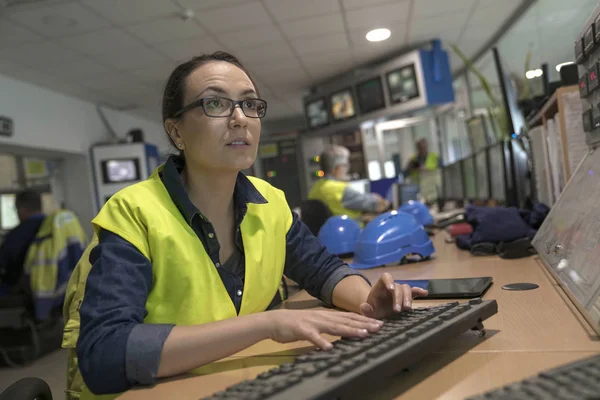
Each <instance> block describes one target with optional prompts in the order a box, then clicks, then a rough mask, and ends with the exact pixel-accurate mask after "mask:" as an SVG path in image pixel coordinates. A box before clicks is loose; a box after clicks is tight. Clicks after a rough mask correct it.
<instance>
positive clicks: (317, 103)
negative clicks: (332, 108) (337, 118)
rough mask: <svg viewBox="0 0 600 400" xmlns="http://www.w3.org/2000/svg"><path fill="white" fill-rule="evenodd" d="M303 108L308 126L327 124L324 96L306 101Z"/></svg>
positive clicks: (316, 126) (327, 115)
mask: <svg viewBox="0 0 600 400" xmlns="http://www.w3.org/2000/svg"><path fill="white" fill-rule="evenodd" d="M304 110H305V113H306V119H307V120H308V127H309V128H311V129H314V128H319V127H321V126H325V125H328V124H329V112H328V111H327V101H326V100H325V99H324V98H320V99H316V100H312V101H309V102H307V103H306V104H305V105H304Z"/></svg>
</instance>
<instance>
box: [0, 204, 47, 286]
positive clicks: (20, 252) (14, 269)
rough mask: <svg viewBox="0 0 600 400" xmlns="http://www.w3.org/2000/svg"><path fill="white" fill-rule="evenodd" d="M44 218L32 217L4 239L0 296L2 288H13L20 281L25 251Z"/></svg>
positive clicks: (0, 265)
mask: <svg viewBox="0 0 600 400" xmlns="http://www.w3.org/2000/svg"><path fill="white" fill-rule="evenodd" d="M44 217H45V215H44V214H37V215H33V216H31V217H29V218H27V219H26V220H25V221H23V222H22V223H21V224H19V225H18V226H17V227H16V228H15V229H13V230H12V231H10V232H9V233H8V234H7V235H6V236H5V237H4V241H3V242H2V244H1V245H0V285H1V287H0V294H2V293H1V290H2V287H4V289H8V288H10V287H13V286H15V285H16V284H17V283H18V282H19V279H21V276H22V275H23V263H24V262H25V257H27V250H29V246H30V245H31V243H32V242H33V239H34V238H35V235H37V233H38V231H39V230H40V226H41V225H42V222H44Z"/></svg>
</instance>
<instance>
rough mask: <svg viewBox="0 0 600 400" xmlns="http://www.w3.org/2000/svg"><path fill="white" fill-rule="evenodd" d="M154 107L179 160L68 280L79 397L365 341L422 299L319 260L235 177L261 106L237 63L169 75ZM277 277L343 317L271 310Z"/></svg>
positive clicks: (116, 207) (109, 216)
mask: <svg viewBox="0 0 600 400" xmlns="http://www.w3.org/2000/svg"><path fill="white" fill-rule="evenodd" d="M232 99H234V100H232ZM162 110H163V122H164V126H165V129H166V131H167V133H168V135H169V139H170V140H171V142H172V144H173V145H174V146H175V147H177V148H178V149H179V150H180V153H181V154H180V155H178V156H171V157H170V158H169V159H168V160H167V162H166V163H165V164H164V165H163V166H161V167H159V168H158V169H157V170H156V171H155V172H154V173H153V174H152V176H151V177H150V178H149V179H148V180H146V181H144V182H141V183H138V184H135V185H132V186H130V187H128V188H126V189H124V190H122V191H120V192H118V193H116V194H115V195H113V196H112V197H111V198H110V199H109V200H108V202H107V203H106V204H105V205H104V206H103V208H102V210H101V211H100V212H99V214H98V215H97V216H96V218H95V219H94V220H93V221H92V224H93V228H94V232H95V238H94V240H93V242H92V243H93V244H92V245H90V246H93V248H91V249H88V251H89V253H86V254H89V257H87V258H82V259H81V260H80V263H79V265H78V267H77V271H75V273H74V274H73V277H72V279H71V281H70V282H69V288H68V291H67V292H68V293H67V301H69V302H77V304H75V305H73V304H72V303H70V304H65V310H68V311H69V314H70V316H69V318H68V319H73V321H72V322H73V323H69V321H67V325H68V326H69V327H71V329H75V330H76V329H79V332H78V334H76V335H71V336H70V337H69V341H70V342H72V341H73V340H74V336H78V338H77V346H76V354H77V360H72V361H73V362H71V363H70V366H71V367H72V366H77V362H78V368H79V371H80V372H81V376H82V377H83V383H84V384H82V383H81V381H80V380H78V379H77V377H73V376H72V373H73V370H72V369H70V371H69V374H70V376H71V377H72V380H73V381H76V382H80V385H81V386H82V388H81V390H82V392H81V398H82V399H97V398H115V397H116V396H117V394H118V393H119V392H123V391H126V390H127V389H129V388H132V387H134V386H137V385H148V384H153V383H154V382H155V381H156V379H157V378H162V377H168V376H173V375H177V374H181V373H184V372H187V371H190V370H195V372H196V373H206V372H211V370H212V369H211V368H212V366H211V363H212V362H214V361H217V360H219V359H222V358H224V357H227V356H229V355H232V354H234V353H236V352H239V351H240V350H242V349H244V348H246V347H249V346H251V345H253V344H255V343H257V342H259V341H262V340H266V339H271V340H275V341H277V342H291V341H296V340H309V341H311V342H312V343H313V344H315V345H316V346H318V347H320V348H322V349H329V348H331V344H330V343H329V342H328V341H327V340H326V339H325V338H323V337H322V336H321V334H331V335H338V336H349V337H363V336H366V335H368V334H369V332H375V331H377V330H378V329H379V328H380V326H381V322H380V319H381V318H384V317H386V316H389V315H391V314H392V313H394V312H400V311H401V310H403V309H405V308H410V307H411V303H412V296H413V295H424V294H425V293H426V292H425V291H423V290H421V289H417V288H410V287H408V286H401V285H396V284H395V283H394V280H393V279H392V277H391V275H390V274H383V275H382V277H381V278H380V279H379V280H378V281H377V283H375V284H374V285H373V286H371V285H370V284H369V283H368V281H367V280H366V279H364V278H363V277H362V276H361V275H359V274H358V273H357V272H355V271H354V270H352V269H350V268H349V267H348V266H347V265H346V264H344V263H343V262H342V261H341V260H339V259H338V258H336V257H334V256H332V255H330V254H328V253H327V251H326V250H325V249H324V248H323V247H322V245H321V244H320V243H319V241H318V240H317V239H316V238H315V237H314V236H313V235H312V234H311V233H310V232H309V231H308V228H306V226H305V225H304V224H302V223H301V222H300V221H299V220H298V219H297V216H296V215H295V214H293V213H292V212H291V210H290V208H289V206H288V204H287V202H286V200H285V196H284V194H283V193H282V192H281V191H280V190H278V189H276V188H274V187H272V186H271V185H269V184H268V183H267V182H265V181H262V180H260V179H256V178H249V177H246V176H245V175H243V174H242V173H241V172H240V171H242V170H244V169H247V168H249V167H250V166H251V165H252V164H253V162H254V161H255V159H256V153H257V148H258V142H259V139H260V130H261V118H262V117H264V116H265V113H266V102H264V101H263V100H260V99H259V91H258V88H257V87H256V85H255V84H254V81H253V80H252V79H251V78H250V76H249V74H248V72H247V71H246V70H245V69H244V67H243V66H242V65H241V64H240V63H239V61H238V60H237V59H236V58H235V57H233V56H231V55H229V54H227V53H223V52H217V53H214V54H211V55H204V56H200V57H195V58H193V59H192V60H190V61H188V62H185V63H183V64H181V65H180V66H178V67H177V68H176V69H175V70H174V71H173V73H172V74H171V76H170V78H169V80H168V82H167V84H166V88H165V92H164V97H163V107H162ZM86 274H88V275H87V278H86V277H85V275H86ZM284 274H285V275H287V276H289V277H290V278H291V279H293V280H294V281H296V282H298V283H299V284H300V286H301V287H303V288H304V289H306V290H307V291H308V292H309V293H310V294H312V295H313V296H315V297H318V298H320V299H321V300H322V301H324V302H325V303H327V304H329V305H331V306H335V307H337V308H340V309H344V310H348V311H352V312H349V313H348V312H346V313H344V312H337V311H318V310H285V309H282V310H272V311H267V310H269V309H270V307H271V305H272V301H273V299H274V298H276V297H277V291H278V287H279V283H280V281H281V279H282V276H283V275H284ZM82 287H85V290H83V289H82ZM71 310H78V312H79V313H78V314H77V312H73V313H71ZM79 317H80V318H81V322H80V324H78V323H77V321H76V320H77V318H79ZM70 390H71V391H70V395H71V396H72V397H77V396H79V391H78V390H76V388H73V387H71V388H70Z"/></svg>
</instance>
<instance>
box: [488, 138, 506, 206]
mask: <svg viewBox="0 0 600 400" xmlns="http://www.w3.org/2000/svg"><path fill="white" fill-rule="evenodd" d="M489 158H490V178H491V182H490V186H491V194H492V199H494V200H497V201H505V200H506V188H505V185H504V176H505V172H504V143H502V142H500V143H498V144H496V145H495V146H493V147H490V150H489Z"/></svg>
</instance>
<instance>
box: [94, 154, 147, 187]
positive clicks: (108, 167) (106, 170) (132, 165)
mask: <svg viewBox="0 0 600 400" xmlns="http://www.w3.org/2000/svg"><path fill="white" fill-rule="evenodd" d="M101 164H102V178H103V181H104V183H123V182H133V181H137V180H140V161H139V159H138V158H131V159H119V160H103V161H102V163H101Z"/></svg>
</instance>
